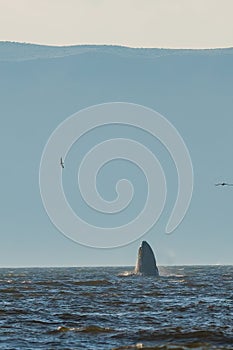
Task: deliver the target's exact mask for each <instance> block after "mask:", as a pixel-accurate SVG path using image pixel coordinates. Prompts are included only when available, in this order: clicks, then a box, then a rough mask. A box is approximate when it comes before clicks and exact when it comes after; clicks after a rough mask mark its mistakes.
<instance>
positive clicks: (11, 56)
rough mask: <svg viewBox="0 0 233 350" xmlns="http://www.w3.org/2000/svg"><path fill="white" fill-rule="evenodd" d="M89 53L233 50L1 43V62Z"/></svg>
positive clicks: (214, 52)
mask: <svg viewBox="0 0 233 350" xmlns="http://www.w3.org/2000/svg"><path fill="white" fill-rule="evenodd" d="M88 52H101V53H109V54H117V55H120V56H123V57H130V56H131V55H134V56H144V57H148V58H158V57H163V56H170V55H190V54H197V55H220V54H224V55H226V54H233V48H217V49H161V48H130V47H126V46H114V45H74V46H46V45H37V44H27V43H18V42H8V41H0V61H28V60H34V59H49V58H59V57H67V56H76V55H80V54H85V53H88Z"/></svg>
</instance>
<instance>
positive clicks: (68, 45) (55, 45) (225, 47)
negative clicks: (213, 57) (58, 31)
mask: <svg viewBox="0 0 233 350" xmlns="http://www.w3.org/2000/svg"><path fill="white" fill-rule="evenodd" d="M0 43H10V44H21V45H35V46H45V47H57V48H68V47H69V48H70V47H77V46H109V47H120V48H128V49H146V50H150V49H152V50H153V49H159V50H193V51H195V50H224V49H232V48H233V46H222V47H220V46H218V47H195V48H193V47H156V46H149V47H148V46H128V45H123V44H122V45H121V44H117V43H115V44H113V43H112V44H106V43H105V44H104V43H102V44H96V43H85V44H78V43H77V44H64V45H63V44H61V45H58V44H42V43H37V42H26V41H11V40H0Z"/></svg>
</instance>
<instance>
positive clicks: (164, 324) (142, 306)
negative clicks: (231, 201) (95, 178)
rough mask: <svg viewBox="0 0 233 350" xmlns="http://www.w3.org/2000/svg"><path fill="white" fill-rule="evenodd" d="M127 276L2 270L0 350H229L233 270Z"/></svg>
mask: <svg viewBox="0 0 233 350" xmlns="http://www.w3.org/2000/svg"><path fill="white" fill-rule="evenodd" d="M132 269H133V268H132ZM129 270H130V268H129V267H98V268H91V267H90V268H30V269H26V268H24V269H0V294H1V300H0V343H1V349H15V350H17V349H74V348H75V349H137V348H142V349H143V348H144V349H189V348H192V349H233V321H232V317H233V266H180V267H179V266H175V267H160V268H159V270H160V277H159V278H153V277H142V276H134V275H131V274H130V273H127V272H126V271H129Z"/></svg>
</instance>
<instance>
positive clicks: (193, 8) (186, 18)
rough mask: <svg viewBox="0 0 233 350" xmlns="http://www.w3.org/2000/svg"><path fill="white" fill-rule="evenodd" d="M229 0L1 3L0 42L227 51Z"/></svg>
mask: <svg viewBox="0 0 233 350" xmlns="http://www.w3.org/2000/svg"><path fill="white" fill-rule="evenodd" d="M232 13H233V1H232V0H204V1H203V0H40V1H38V0H0V40H2V41H5V40H7V41H8V40H9V41H20V42H31V43H41V44H50V45H70V44H118V45H127V46H134V47H171V48H177V47H184V48H187V47H190V48H209V47H229V46H232V45H233V21H232Z"/></svg>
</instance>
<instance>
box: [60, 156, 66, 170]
mask: <svg viewBox="0 0 233 350" xmlns="http://www.w3.org/2000/svg"><path fill="white" fill-rule="evenodd" d="M60 165H61V167H62V169H64V168H65V167H64V162H63V160H62V158H61V159H60Z"/></svg>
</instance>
